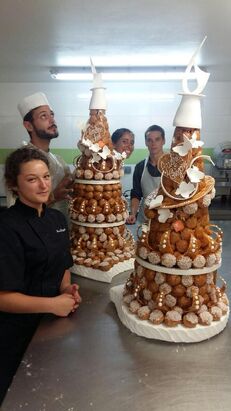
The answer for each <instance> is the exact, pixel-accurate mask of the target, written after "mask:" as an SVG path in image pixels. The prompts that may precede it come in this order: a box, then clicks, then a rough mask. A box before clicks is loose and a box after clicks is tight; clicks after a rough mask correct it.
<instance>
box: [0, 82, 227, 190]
mask: <svg viewBox="0 0 231 411" xmlns="http://www.w3.org/2000/svg"><path fill="white" fill-rule="evenodd" d="M105 86H106V87H107V91H106V93H107V99H108V110H107V118H108V122H109V127H110V131H111V132H113V131H114V130H115V129H116V128H119V127H127V128H130V129H131V130H133V131H134V133H135V136H136V148H143V147H144V131H145V129H146V128H147V127H148V126H150V125H151V124H159V125H161V126H162V127H163V128H164V129H165V131H166V147H169V146H170V143H171V139H172V134H173V126H172V120H173V117H174V115H175V112H176V109H177V107H178V104H179V102H180V96H179V95H178V94H177V93H178V92H180V91H181V83H180V82H132V83H126V82H124V83H123V82H118V83H117V82H116V83H115V82H108V83H107V84H105ZM90 88H91V83H88V82H82V83H78V82H73V83H72V82H71V83H70V82H62V83H61V82H54V83H0V148H15V147H18V146H19V145H20V144H21V142H22V140H28V137H27V133H26V131H25V129H24V128H23V126H22V119H21V118H20V116H19V113H18V111H17V107H16V106H17V103H18V102H19V101H20V100H21V98H23V97H24V96H26V95H29V94H32V93H34V92H36V91H43V92H45V93H46V94H47V97H48V99H49V101H50V103H51V105H52V106H53V108H54V111H55V114H56V121H57V123H58V126H59V131H60V137H59V138H58V139H56V140H54V141H53V142H52V147H54V148H75V147H76V144H77V141H78V139H79V137H80V124H81V123H85V122H86V120H87V118H88V104H89V97H90V94H89V93H90V92H89V89H90ZM205 94H206V97H205V98H204V99H203V102H202V114H203V128H202V140H203V141H204V142H205V147H214V146H215V145H216V144H217V143H218V142H221V141H225V140H226V141H227V140H231V138H230V130H231V82H224V83H215V82H212V81H210V80H209V82H208V84H207V86H206V90H205ZM0 194H1V188H0Z"/></svg>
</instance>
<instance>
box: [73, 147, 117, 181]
mask: <svg viewBox="0 0 231 411" xmlns="http://www.w3.org/2000/svg"><path fill="white" fill-rule="evenodd" d="M87 150H88V149H86V150H85V154H86V151H87ZM87 154H89V156H86V155H82V156H81V157H80V158H79V160H78V161H77V166H76V170H75V178H76V179H77V180H78V179H84V180H118V179H119V178H120V177H122V176H123V175H124V171H123V168H122V162H121V160H116V159H115V158H113V157H112V156H110V157H108V158H107V159H106V160H103V159H102V160H100V161H99V162H98V163H94V162H93V163H92V153H91V152H90V150H89V153H87Z"/></svg>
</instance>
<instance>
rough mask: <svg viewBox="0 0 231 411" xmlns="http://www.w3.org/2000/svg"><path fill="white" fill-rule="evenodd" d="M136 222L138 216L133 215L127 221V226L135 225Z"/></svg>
mask: <svg viewBox="0 0 231 411" xmlns="http://www.w3.org/2000/svg"><path fill="white" fill-rule="evenodd" d="M135 222H136V216H135V215H133V214H130V215H129V216H128V218H127V220H126V223H127V224H135Z"/></svg>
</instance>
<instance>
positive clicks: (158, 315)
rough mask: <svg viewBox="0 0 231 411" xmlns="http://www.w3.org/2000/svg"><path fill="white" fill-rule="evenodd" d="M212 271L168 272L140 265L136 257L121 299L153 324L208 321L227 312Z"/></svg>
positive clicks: (209, 322) (187, 325)
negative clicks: (203, 272) (206, 272)
mask: <svg viewBox="0 0 231 411" xmlns="http://www.w3.org/2000/svg"><path fill="white" fill-rule="evenodd" d="M216 275H217V273H216V272H211V273H209V274H201V275H193V276H192V275H187V276H186V275H170V274H165V273H160V272H156V271H153V270H150V269H148V268H144V267H143V266H141V265H140V264H139V263H137V261H136V262H135V272H134V273H132V274H131V276H130V278H129V279H128V280H127V283H126V286H125V290H124V296H123V300H124V303H125V304H127V306H128V308H129V310H130V311H131V312H132V313H133V314H136V315H137V316H138V317H139V319H141V320H144V319H145V320H149V321H150V322H151V323H152V324H154V325H158V324H161V323H164V324H165V325H166V326H168V327H175V326H177V325H178V324H181V325H183V326H185V327H188V328H194V327H196V326H197V324H201V325H205V326H206V325H210V324H211V323H212V322H213V321H219V320H220V319H221V318H222V316H223V315H225V314H226V313H227V312H228V304H229V303H228V298H227V296H226V294H225V293H224V290H222V289H219V288H218V287H216ZM141 308H142V310H141Z"/></svg>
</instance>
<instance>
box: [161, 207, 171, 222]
mask: <svg viewBox="0 0 231 411" xmlns="http://www.w3.org/2000/svg"><path fill="white" fill-rule="evenodd" d="M158 214H159V217H158V221H159V222H160V223H165V222H166V221H167V220H168V219H169V218H171V217H173V213H171V211H170V210H169V209H168V208H160V209H159V210H158Z"/></svg>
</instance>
